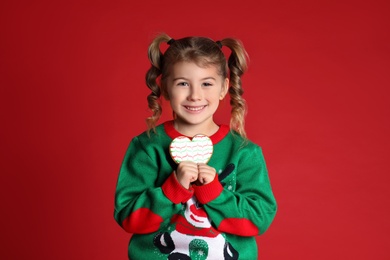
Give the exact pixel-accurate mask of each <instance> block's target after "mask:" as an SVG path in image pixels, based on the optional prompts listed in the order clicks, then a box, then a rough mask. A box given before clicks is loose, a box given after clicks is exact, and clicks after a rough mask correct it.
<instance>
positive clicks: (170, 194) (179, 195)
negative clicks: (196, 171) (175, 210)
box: [161, 173, 194, 204]
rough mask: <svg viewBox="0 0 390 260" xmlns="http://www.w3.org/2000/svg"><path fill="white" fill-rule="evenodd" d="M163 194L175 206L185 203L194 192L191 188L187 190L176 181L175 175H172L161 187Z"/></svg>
mask: <svg viewBox="0 0 390 260" xmlns="http://www.w3.org/2000/svg"><path fill="white" fill-rule="evenodd" d="M161 188H162V191H163V193H164V194H165V196H167V198H168V199H169V200H170V201H172V202H173V203H175V204H179V203H185V202H187V201H188V200H189V199H190V198H191V197H192V195H193V194H194V191H193V189H192V188H190V189H189V190H187V189H186V188H184V187H183V186H182V185H181V184H180V183H179V182H178V181H177V179H176V176H175V173H172V174H171V175H170V176H169V177H168V179H167V180H166V181H165V182H164V184H163V185H162V186H161Z"/></svg>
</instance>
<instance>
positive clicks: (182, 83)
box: [177, 82, 188, 86]
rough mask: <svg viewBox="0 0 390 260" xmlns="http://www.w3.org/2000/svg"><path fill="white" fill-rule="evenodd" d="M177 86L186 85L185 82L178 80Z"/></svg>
mask: <svg viewBox="0 0 390 260" xmlns="http://www.w3.org/2000/svg"><path fill="white" fill-rule="evenodd" d="M177 85H178V86H188V83H187V82H179V83H177Z"/></svg>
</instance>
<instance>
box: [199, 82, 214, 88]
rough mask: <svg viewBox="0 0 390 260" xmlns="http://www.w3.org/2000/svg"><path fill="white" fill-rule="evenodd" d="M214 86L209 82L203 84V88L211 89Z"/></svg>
mask: <svg viewBox="0 0 390 260" xmlns="http://www.w3.org/2000/svg"><path fill="white" fill-rule="evenodd" d="M212 85H213V84H212V83H209V82H204V83H203V84H202V86H204V87H210V86H212Z"/></svg>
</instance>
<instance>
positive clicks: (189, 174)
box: [114, 34, 277, 260]
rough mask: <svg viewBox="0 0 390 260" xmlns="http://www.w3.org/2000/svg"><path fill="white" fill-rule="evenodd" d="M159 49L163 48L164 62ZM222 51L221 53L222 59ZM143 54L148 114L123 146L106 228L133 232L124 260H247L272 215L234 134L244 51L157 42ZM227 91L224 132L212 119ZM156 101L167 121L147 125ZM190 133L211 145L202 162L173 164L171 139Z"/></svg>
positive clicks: (206, 43)
mask: <svg viewBox="0 0 390 260" xmlns="http://www.w3.org/2000/svg"><path fill="white" fill-rule="evenodd" d="M162 43H168V44H169V47H168V49H167V50H166V51H165V53H164V54H163V53H162V52H161V51H160V45H161V44H162ZM223 47H227V48H229V49H230V51H231V54H230V56H229V58H228V60H226V57H225V55H224V54H223V52H222V50H221V48H223ZM148 56H149V60H150V62H151V68H150V69H149V70H148V72H147V74H146V84H147V86H148V87H149V89H150V90H151V93H150V95H149V96H148V104H149V108H150V109H151V111H152V113H153V114H152V116H151V117H149V118H148V119H147V123H148V130H147V131H146V132H144V133H142V134H141V135H139V136H136V137H134V138H133V139H132V141H131V143H130V145H129V148H128V150H127V152H126V155H125V158H124V161H123V164H122V167H121V170H120V173H119V177H118V182H117V187H116V195H115V212H114V216H115V220H116V221H117V222H118V224H119V225H120V226H121V227H122V228H123V229H124V230H126V231H127V232H129V233H132V234H133V236H132V237H131V240H130V243H129V248H128V255H129V259H132V260H138V259H153V260H154V259H216V260H221V259H250V260H253V259H257V252H258V249H257V245H256V240H255V236H257V235H260V234H262V233H264V232H265V231H266V230H267V228H268V227H269V226H270V224H271V222H272V221H273V219H274V216H275V213H276V208H277V207H276V201H275V198H274V196H273V193H272V188H271V185H270V182H269V178H268V173H267V169H266V164H265V162H264V158H263V154H262V150H261V148H260V147H259V146H258V145H256V144H254V143H253V142H251V141H250V140H248V139H247V138H246V133H245V130H244V115H245V109H246V105H245V100H244V99H243V98H242V94H243V90H242V87H241V79H240V77H241V76H242V74H243V73H244V72H245V70H246V68H247V54H246V51H245V49H244V48H243V46H242V44H241V43H240V41H238V40H236V39H232V38H226V39H223V40H221V41H216V42H215V41H213V40H211V39H209V38H204V37H186V38H182V39H176V40H174V39H172V38H170V37H169V36H168V35H166V34H160V35H158V36H157V37H156V38H155V39H154V40H153V42H152V43H151V45H150V46H149V51H148ZM227 93H229V95H230V104H231V106H232V110H231V120H230V126H227V125H219V124H217V123H216V122H214V119H213V115H214V113H215V112H216V110H217V108H218V105H219V102H220V101H221V100H223V99H224V98H225V95H226V94H227ZM161 96H162V97H164V98H165V99H166V100H168V101H169V102H170V105H171V107H172V110H173V120H172V121H167V122H165V123H162V124H159V125H157V121H158V120H159V118H160V115H161V113H162V108H161V106H160V98H161ZM197 134H202V135H206V136H208V137H209V138H210V139H211V141H212V145H213V152H212V155H211V158H210V159H209V161H208V162H207V163H196V162H194V161H181V162H179V163H176V161H175V160H173V159H172V157H171V153H170V145H171V142H172V140H174V139H175V138H176V137H179V136H185V137H188V138H190V139H191V138H192V137H193V136H195V135H197Z"/></svg>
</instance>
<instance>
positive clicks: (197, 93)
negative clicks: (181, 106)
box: [187, 87, 202, 101]
mask: <svg viewBox="0 0 390 260" xmlns="http://www.w3.org/2000/svg"><path fill="white" fill-rule="evenodd" d="M201 99H202V89H201V88H199V87H191V88H190V93H189V94H188V97H187V100H189V101H198V100H201Z"/></svg>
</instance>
